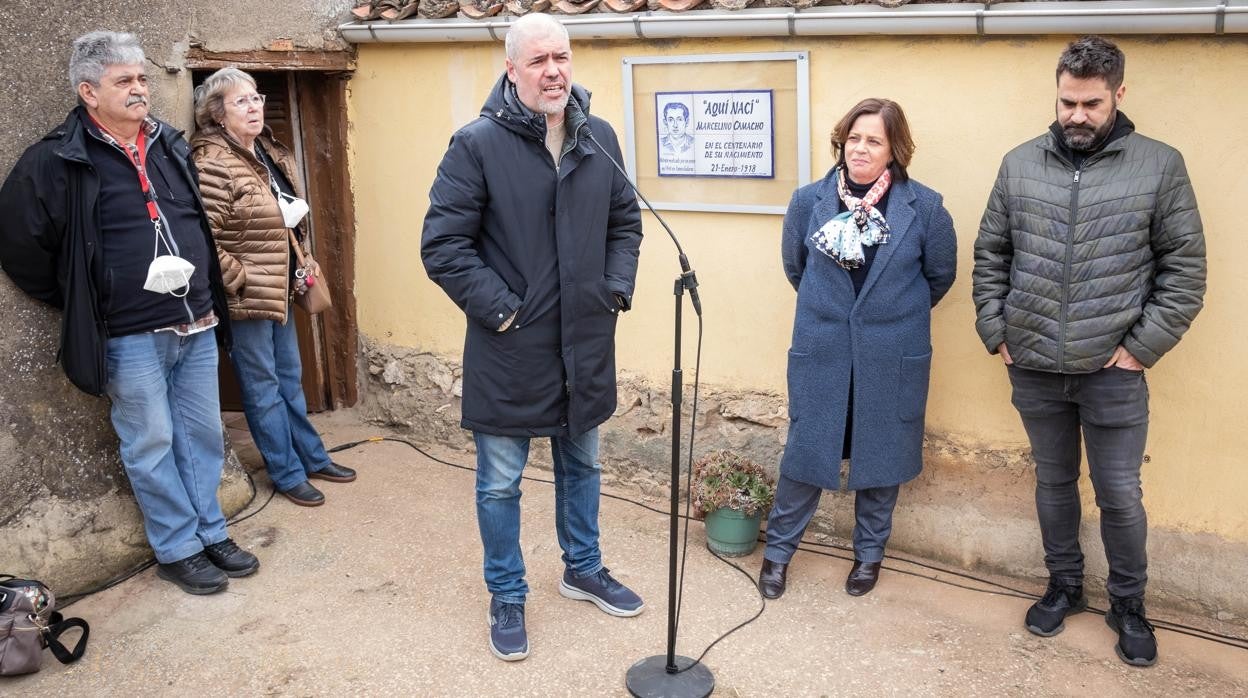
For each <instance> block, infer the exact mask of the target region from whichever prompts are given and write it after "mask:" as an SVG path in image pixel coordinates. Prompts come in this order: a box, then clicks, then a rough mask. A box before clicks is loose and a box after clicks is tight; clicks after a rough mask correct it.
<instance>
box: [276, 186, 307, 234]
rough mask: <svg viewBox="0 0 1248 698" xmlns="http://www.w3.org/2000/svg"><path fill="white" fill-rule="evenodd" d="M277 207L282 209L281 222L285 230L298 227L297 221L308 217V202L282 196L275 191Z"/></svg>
mask: <svg viewBox="0 0 1248 698" xmlns="http://www.w3.org/2000/svg"><path fill="white" fill-rule="evenodd" d="M274 191H276V192H277V207H278V208H280V209H282V222H283V223H285V224H286V227H287V228H294V227H295V226H297V225H299V221H301V220H303V217H304V216H306V215H308V202H306V201H304V200H303V199H300V198H299V197H297V196H290V195H289V194H284V193H282V192H281V191H278V190H277V189H274Z"/></svg>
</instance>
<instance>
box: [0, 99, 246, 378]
mask: <svg viewBox="0 0 1248 698" xmlns="http://www.w3.org/2000/svg"><path fill="white" fill-rule="evenodd" d="M87 118H88V117H87V114H86V111H85V110H84V109H83V108H82V107H76V108H74V110H73V111H71V112H70V113H69V116H68V117H67V118H66V119H65V122H64V123H62V124H61V125H60V126H57V127H56V128H55V129H53V130H52V131H51V132H50V133H48V135H46V136H44V137H43V139H42V140H40V141H39V142H38V143H36V144H34V145H32V146H31V147H30V148H28V149H27V150H26V152H25V153H24V154H23V155H22V157H21V158H20V159H18V161H17V164H16V165H14V166H13V170H12V171H11V172H10V173H9V176H8V178H7V179H6V180H5V182H4V187H3V188H2V189H0V211H3V212H4V213H3V215H0V265H3V267H4V271H5V272H6V273H8V275H9V277H10V278H11V279H13V282H14V283H15V284H17V286H18V287H19V288H21V289H22V290H23V291H25V292H26V293H27V294H29V295H30V296H32V297H34V298H36V299H38V300H41V301H43V302H45V303H48V304H49V305H52V306H54V307H56V308H59V309H60V310H61V346H60V352H59V358H60V362H61V366H62V368H64V370H65V375H66V376H67V377H68V378H69V380H70V382H72V383H73V384H74V385H75V386H77V387H78V388H79V389H80V390H82V391H83V392H86V393H89V394H91V395H103V394H104V387H105V385H106V384H107V383H108V370H107V365H106V362H105V345H106V344H107V342H108V332H107V328H106V327H105V324H104V316H103V313H102V312H101V308H100V298H99V291H98V289H100V288H101V287H102V283H103V279H104V276H105V269H104V263H103V257H102V254H101V241H100V227H99V206H98V203H99V194H100V182H99V177H98V176H97V174H96V169H95V167H94V166H93V165H92V164H91V159H90V157H89V156H88V154H87V146H86V142H85V140H84V139H85V138H87V137H88V136H87V130H86V126H85V122H86V119H87ZM152 121H154V122H155V124H156V127H157V129H158V130H157V131H156V135H155V138H157V139H158V140H160V141H161V142H162V144H163V145H164V147H165V148H166V151H167V152H168V153H170V154H171V155H173V156H174V157H173V158H172V160H173V162H174V163H175V164H176V166H177V170H178V173H179V174H181V175H182V176H183V177H185V178H186V181H187V182H188V183H189V184H190V187H191V190H192V191H194V192H195V195H196V202H195V203H196V208H197V209H198V210H199V212H200V224H201V228H202V232H203V235H204V240H205V242H206V244H207V245H208V248H207V249H208V250H209V251H211V250H212V249H213V241H212V233H211V231H210V230H209V228H208V219H207V218H205V217H204V215H203V210H204V207H203V202H201V201H199V200H198V198H199V188H198V185H197V182H196V179H195V175H194V174H193V170H194V168H193V167H192V166H191V163H190V156H191V148H190V145H189V144H187V142H186V140H185V139H184V138H183V137H182V132H181V131H179V130H177V129H175V128H173V127H172V126H170V125H169V124H167V123H165V122H163V121H159V120H157V119H152ZM207 258H208V260H209V262H208V270H207V271H208V280H209V285H210V287H211V290H212V307H213V310H214V311H215V312H216V315H217V319H218V323H219V324H218V325H217V332H216V333H217V339H218V341H219V342H221V343H222V344H223V345H224V346H225V347H226V349H227V350H228V349H229V346H230V329H229V311H228V309H227V308H226V304H225V287H224V286H223V285H222V283H221V268H220V266H219V265H218V263H217V258H216V255H214V254H209V255H207Z"/></svg>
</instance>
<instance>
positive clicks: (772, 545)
mask: <svg viewBox="0 0 1248 698" xmlns="http://www.w3.org/2000/svg"><path fill="white" fill-rule="evenodd" d="M900 491H901V487H900V486H898V485H893V486H892V487H868V488H866V489H861V490H856V491H855V492H854V558H855V559H857V560H860V561H862V562H882V561H883V560H884V546H885V545H886V544H887V543H888V537H889V536H890V535H892V533H893V509H894V508H896V506H897V494H898V492H900ZM822 494H823V488H821V487H817V486H815V485H809V484H806V483H805V482H798V481H797V480H790V479H789V478H787V477H784V476H783V475H781V476H780V483H779V484H778V485H777V486H776V501H775V503H774V504H773V505H772V507H771V514H770V515H769V516H768V517H767V549H766V551H764V552H763V557H764V558H766V559H768V560H771V561H772V562H778V563H780V564H784V565H787V564H789V560H791V559H793V553H795V552H797V546H798V544H799V543H801V542H802V534H804V533H805V532H806V527H807V526H808V525H810V520H811V518H812V517H814V515H815V510H816V509H818V508H819V497H820V496H821V495H822Z"/></svg>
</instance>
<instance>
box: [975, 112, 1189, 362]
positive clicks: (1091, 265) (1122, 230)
mask: <svg viewBox="0 0 1248 698" xmlns="http://www.w3.org/2000/svg"><path fill="white" fill-rule="evenodd" d="M972 279H973V296H974V301H975V311H976V322H975V326H976V329H977V330H978V332H979V336H980V339H981V340H982V341H983V343H984V346H986V347H987V348H988V351H989V352H991V353H996V351H997V347H998V345H1000V344H1001V343H1002V342H1005V343H1006V346H1007V348H1008V349H1009V351H1010V355H1011V357H1012V358H1013V360H1014V362H1015V364H1017V365H1018V366H1020V367H1022V368H1028V369H1033V370H1039V371H1049V372H1055V373H1091V372H1093V371H1096V370H1098V369H1100V368H1101V367H1102V366H1103V365H1104V364H1105V362H1106V361H1108V359H1109V357H1110V356H1111V355H1112V354H1113V352H1114V350H1115V349H1116V348H1117V347H1118V345H1122V346H1124V347H1125V348H1126V349H1127V351H1130V352H1131V354H1132V355H1133V356H1135V358H1136V359H1138V360H1139V361H1140V363H1142V364H1143V365H1145V366H1152V365H1153V364H1155V363H1156V362H1157V360H1158V359H1160V358H1161V356H1162V355H1163V354H1165V353H1166V352H1167V351H1169V350H1170V349H1171V348H1172V347H1174V345H1175V344H1177V343H1178V341H1179V338H1180V337H1182V336H1183V333H1184V332H1185V331H1187V328H1188V327H1189V326H1190V325H1191V323H1192V320H1193V319H1194V318H1195V317H1196V314H1197V313H1198V312H1200V309H1201V306H1202V305H1203V298H1204V293H1205V240H1204V233H1203V230H1202V227H1201V223H1200V213H1199V211H1198V210H1197V208H1196V195H1195V193H1194V192H1193V191H1192V185H1191V181H1190V180H1189V179H1188V176H1187V169H1186V167H1185V166H1184V164H1183V156H1182V155H1180V154H1179V151H1177V150H1175V149H1174V148H1172V147H1170V146H1168V145H1166V144H1164V143H1160V142H1158V141H1155V140H1152V139H1150V138H1146V137H1144V136H1141V135H1139V134H1137V133H1134V132H1131V133H1128V134H1127V135H1126V136H1123V137H1121V138H1118V139H1116V140H1113V141H1111V142H1110V143H1109V144H1108V145H1106V146H1105V148H1104V149H1103V150H1101V151H1099V152H1097V153H1095V154H1093V155H1091V156H1089V157H1088V158H1087V160H1085V161H1084V163H1083V164H1082V165H1081V167H1080V169H1076V168H1075V167H1074V166H1073V165H1072V164H1071V162H1070V161H1069V159H1067V157H1066V156H1065V155H1064V154H1063V149H1062V148H1060V147H1059V145H1058V142H1057V140H1056V138H1055V137H1054V135H1053V134H1052V133H1046V134H1045V135H1043V136H1041V137H1039V138H1036V139H1034V140H1031V141H1028V142H1027V143H1024V144H1022V145H1020V146H1018V147H1017V148H1015V149H1014V150H1012V151H1011V152H1010V153H1008V154H1007V155H1006V156H1005V159H1004V160H1003V162H1002V163H1001V169H1000V171H999V172H998V174H997V181H996V184H995V185H994V186H993V188H992V194H991V196H990V197H989V199H988V207H987V210H986V211H984V216H983V219H982V221H981V222H980V225H979V236H978V239H977V240H976V241H975V270H974V273H973V277H972Z"/></svg>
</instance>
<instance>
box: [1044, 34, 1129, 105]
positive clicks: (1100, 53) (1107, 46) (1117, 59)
mask: <svg viewBox="0 0 1248 698" xmlns="http://www.w3.org/2000/svg"><path fill="white" fill-rule="evenodd" d="M1126 71H1127V57H1126V56H1125V55H1123V53H1122V49H1120V48H1118V45H1117V44H1115V43H1114V42H1112V41H1110V40H1109V39H1104V38H1102V37H1099V36H1095V35H1088V36H1085V37H1083V38H1081V39H1079V40H1078V41H1072V42H1071V43H1070V45H1069V46H1067V47H1066V50H1065V51H1062V57H1061V58H1059V59H1057V79H1058V80H1061V79H1062V73H1070V74H1071V76H1072V77H1076V78H1080V79H1082V80H1086V79H1088V78H1103V79H1104V80H1105V84H1106V85H1108V86H1109V91H1110V92H1116V91H1117V90H1118V87H1119V86H1121V85H1122V79H1123V76H1124V75H1126Z"/></svg>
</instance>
